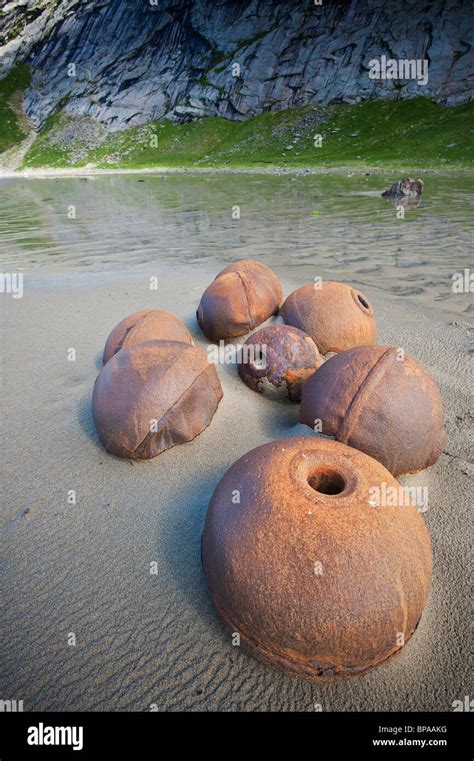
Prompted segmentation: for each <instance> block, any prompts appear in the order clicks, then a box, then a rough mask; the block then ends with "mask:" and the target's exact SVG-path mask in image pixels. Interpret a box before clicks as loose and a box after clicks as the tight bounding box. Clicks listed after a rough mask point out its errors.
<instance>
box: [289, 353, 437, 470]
mask: <svg viewBox="0 0 474 761" xmlns="http://www.w3.org/2000/svg"><path fill="white" fill-rule="evenodd" d="M317 420H320V421H321V422H322V433H325V434H327V435H328V436H335V438H336V440H337V441H341V442H343V443H345V444H348V445H349V446H351V447H355V448H356V449H360V450H361V451H362V452H365V453H366V454H368V455H370V456H371V457H374V458H375V459H376V460H378V461H379V462H381V463H382V464H383V465H385V467H386V468H387V469H388V470H389V471H390V472H391V473H393V475H395V476H397V475H401V474H402V473H415V472H416V471H418V470H422V469H423V468H427V467H428V466H429V465H433V463H435V462H436V460H437V459H438V457H439V456H440V454H441V452H442V451H443V448H444V444H445V441H446V431H445V428H444V405H443V400H442V398H441V395H440V393H439V390H438V387H437V385H436V383H435V382H434V380H433V379H432V377H431V376H430V374H429V373H428V371H427V370H426V369H425V368H424V367H423V366H422V365H420V364H419V363H418V362H416V360H414V359H413V358H412V357H409V356H406V355H403V354H401V353H400V350H399V349H394V348H390V347H387V346H361V347H358V348H355V349H349V351H345V352H343V353H341V354H338V355H336V356H334V357H331V358H330V359H328V360H327V362H325V363H324V364H323V365H322V366H321V367H320V368H319V369H318V370H317V371H316V372H315V373H314V374H313V375H312V376H310V378H309V379H308V380H307V381H306V383H305V384H304V387H303V393H302V399H301V408H300V422H301V423H306V424H307V425H309V426H310V427H311V428H314V426H315V421H317Z"/></svg>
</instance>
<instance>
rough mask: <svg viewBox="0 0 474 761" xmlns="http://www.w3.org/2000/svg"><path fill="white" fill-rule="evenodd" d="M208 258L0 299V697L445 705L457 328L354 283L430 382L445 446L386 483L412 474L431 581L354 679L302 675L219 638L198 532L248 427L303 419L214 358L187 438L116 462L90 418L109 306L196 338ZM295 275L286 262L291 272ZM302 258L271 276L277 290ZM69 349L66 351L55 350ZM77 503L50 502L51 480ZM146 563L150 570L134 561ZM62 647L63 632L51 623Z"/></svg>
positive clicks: (51, 706) (459, 649) (53, 282)
mask: <svg viewBox="0 0 474 761" xmlns="http://www.w3.org/2000/svg"><path fill="white" fill-rule="evenodd" d="M214 275H215V269H214V268H212V269H210V268H209V267H208V266H202V267H199V269H198V270H197V273H196V272H194V271H193V277H192V279H191V278H190V277H189V275H188V273H186V272H184V271H181V272H180V271H179V270H178V269H176V270H174V271H173V270H167V272H166V273H165V274H164V275H163V277H162V279H161V281H160V290H159V291H158V292H157V293H150V291H149V290H148V280H147V278H146V277H145V276H144V277H143V278H141V277H140V276H138V277H137V276H135V277H129V278H126V277H124V276H123V275H122V276H121V277H114V276H108V277H105V276H104V277H102V278H100V279H96V278H95V277H94V276H92V275H91V276H90V278H87V277H81V278H79V279H78V280H77V281H76V282H74V279H73V278H70V279H69V280H68V281H61V280H60V279H59V278H54V276H52V277H51V278H49V279H48V282H45V281H42V285H41V287H38V285H35V283H34V281H33V280H31V282H30V281H28V287H27V288H26V289H25V294H24V297H23V298H22V299H18V300H13V299H11V298H8V299H7V298H6V297H5V295H4V297H3V298H2V300H1V304H0V305H1V309H2V326H3V331H2V338H3V340H4V342H5V344H6V345H7V346H8V347H9V350H8V355H7V353H6V352H4V353H3V361H2V371H3V387H4V391H3V393H4V396H3V399H4V406H5V409H6V410H7V412H8V415H7V416H6V418H7V419H6V421H5V433H4V436H3V441H2V446H3V450H4V456H3V462H4V463H5V467H4V472H3V479H2V480H3V492H4V495H5V498H4V503H5V505H6V512H5V514H4V517H3V527H2V532H3V536H4V539H5V544H6V547H7V550H6V558H5V570H4V579H5V593H4V615H3V636H2V660H3V664H4V669H3V677H2V682H1V693H2V695H5V696H7V697H10V698H12V699H13V698H16V699H22V700H24V707H25V710H60V711H64V710H72V709H77V710H105V709H109V710H133V711H144V710H150V705H151V704H156V705H157V706H158V708H159V709H160V710H198V711H199V710H222V711H235V710H302V711H312V710H314V706H315V704H316V703H318V704H321V706H322V709H323V710H324V711H333V710H342V711H395V710H400V711H422V710H428V711H436V710H448V711H449V710H451V708H452V702H453V701H454V700H457V699H463V698H464V695H466V694H469V683H468V675H467V664H468V650H469V646H468V644H469V633H468V629H469V625H468V617H467V616H466V615H465V613H466V610H467V607H468V601H469V595H470V587H469V572H468V567H467V565H468V564H467V558H468V556H469V555H468V552H469V550H468V535H469V531H468V530H467V529H468V526H469V505H470V501H471V494H472V479H473V476H474V468H473V465H472V462H468V457H469V455H468V454H467V453H468V451H469V444H468V431H469V428H470V424H472V418H471V415H472V410H473V408H474V404H473V399H472V396H471V395H470V388H471V387H472V376H471V375H470V374H469V370H468V328H467V326H465V325H458V327H453V326H452V325H451V324H450V316H449V314H447V313H445V312H444V313H441V312H437V311H435V310H434V309H429V308H424V307H422V306H418V305H414V304H411V303H409V302H407V303H406V304H405V303H404V304H403V306H402V305H401V303H400V300H396V299H393V298H390V297H388V296H387V295H386V294H381V293H380V292H377V291H376V290H375V289H374V290H373V291H371V290H370V289H366V290H367V295H368V296H369V298H371V300H372V302H373V304H374V307H375V309H376V314H377V317H378V325H379V342H380V343H386V344H392V345H395V346H403V347H404V348H405V350H406V351H407V353H409V354H412V355H413V356H415V357H416V358H417V359H418V360H419V361H421V362H423V363H424V364H425V365H426V366H427V368H428V369H429V370H430V372H431V373H432V374H433V376H434V377H435V379H436V381H437V382H438V384H439V386H440V388H441V392H442V395H443V398H444V400H445V404H446V417H447V428H448V444H447V447H446V452H445V454H443V455H442V456H441V458H440V460H439V461H438V463H437V464H436V465H435V466H434V467H432V468H430V469H429V470H427V471H424V472H422V473H420V474H418V475H417V476H412V477H409V478H405V479H402V482H403V483H407V484H408V483H409V484H411V485H420V486H428V487H429V500H430V507H429V510H428V513H427V514H426V521H427V524H428V526H429V529H430V532H431V538H432V542H433V552H434V577H433V586H432V591H431V595H430V599H429V603H428V606H427V608H426V610H425V613H424V615H423V617H422V620H421V623H420V626H419V628H418V630H417V632H416V633H415V635H414V636H413V638H412V640H411V641H410V642H409V643H408V644H407V646H406V647H405V648H404V649H403V650H402V652H401V653H400V654H399V655H397V656H395V657H394V658H392V659H390V660H389V661H388V662H386V663H385V664H384V665H382V666H380V667H379V668H377V669H375V670H373V671H371V672H369V673H368V674H367V675H366V676H364V677H360V678H353V679H350V680H348V681H343V682H337V683H331V682H328V683H325V684H311V683H307V682H304V681H299V680H297V679H292V678H290V677H288V676H285V675H283V674H281V673H280V672H278V671H275V670H273V669H271V668H268V667H266V666H263V665H261V664H260V663H259V662H258V661H256V660H254V659H253V658H252V657H251V656H249V655H247V654H246V653H245V652H244V651H243V650H240V649H239V648H234V647H232V645H231V640H230V637H229V635H228V634H227V632H226V631H225V630H224V628H223V627H222V626H221V624H220V623H219V621H218V619H217V617H216V615H215V613H214V610H213V608H212V605H211V603H210V601H209V598H208V595H207V592H206V588H205V584H204V579H203V575H202V571H201V566H200V552H199V547H200V536H201V531H202V526H203V520H204V516H205V511H206V508H207V504H208V501H209V498H210V495H211V494H212V491H213V489H214V487H215V486H216V484H217V482H218V480H219V479H220V478H221V476H222V475H223V474H224V472H225V471H226V470H227V468H228V467H229V466H230V465H231V464H232V463H233V462H234V461H235V460H236V459H237V458H238V457H240V456H241V455H242V454H244V453H245V452H247V451H248V450H250V449H252V448H253V447H255V446H258V445H259V444H261V443H264V442H267V441H270V440H273V439H277V438H284V437H286V436H292V435H297V434H298V435H301V434H305V435H309V436H311V435H313V434H311V432H310V431H309V429H307V428H305V427H303V426H300V425H298V423H297V418H298V407H297V405H293V404H291V403H289V402H278V401H274V400H269V399H267V398H265V397H263V396H260V395H257V394H255V393H254V392H252V391H250V390H249V389H247V388H246V387H245V386H244V384H243V383H242V382H241V381H240V379H239V378H238V375H237V372H236V368H235V366H232V365H220V366H219V367H218V373H219V376H220V378H221V382H222V385H223V389H224V398H223V400H222V402H221V404H220V406H219V408H218V411H217V413H216V415H215V417H214V419H213V421H212V423H211V425H210V427H209V428H208V429H207V430H206V431H205V432H204V433H202V434H201V435H200V436H198V437H197V438H196V439H195V440H194V441H193V442H191V443H189V444H186V445H183V446H179V447H175V448H174V449H172V450H169V451H168V452H166V453H164V454H162V455H160V456H159V457H157V458H155V459H154V460H152V461H148V462H140V463H135V464H131V463H130V462H128V461H125V460H120V459H117V458H114V457H111V456H110V455H108V454H107V453H106V452H105V451H104V450H103V449H102V447H101V445H100V443H99V441H98V438H97V435H96V432H95V429H94V426H93V422H92V418H91V410H90V400H91V393H92V387H93V383H94V380H95V377H96V374H97V372H98V369H99V367H100V357H101V352H102V348H103V343H104V340H105V338H106V336H107V334H108V333H109V331H110V329H111V328H112V327H113V325H114V324H115V323H116V322H117V321H118V320H119V319H121V318H122V317H123V316H125V315H127V314H129V313H131V312H133V311H135V310H137V309H140V308H146V307H151V308H153V307H154V308H163V309H168V310H170V311H173V312H175V313H176V314H177V315H178V316H180V317H181V318H183V319H184V320H185V321H186V323H187V325H188V327H189V328H190V329H191V331H192V333H193V336H194V338H195V342H196V344H197V345H199V346H201V347H203V348H205V347H206V346H207V341H206V339H204V337H203V336H202V335H201V334H200V333H199V331H198V328H197V325H196V323H195V318H194V312H195V308H196V305H197V302H198V300H199V295H200V293H201V292H202V290H203V288H204V287H205V286H206V285H207V283H208V282H209V280H210V279H211V278H212V277H213V276H214ZM297 275H298V277H296V276H297ZM301 278H302V275H301V273H298V272H297V271H296V272H295V275H294V276H288V275H287V276H286V277H283V278H282V281H283V286H284V291H285V293H288V292H289V291H290V290H291V289H292V288H293V287H295V286H297V285H300V284H301V283H302V279H301ZM70 347H74V348H75V349H76V355H77V359H76V361H75V362H68V361H67V351H68V349H69V348H70ZM70 490H74V491H75V492H76V498H77V503H76V504H75V505H71V504H68V501H67V497H68V492H69V491H70ZM153 561H156V563H157V566H158V574H157V575H150V563H151V562H153ZM72 632H73V633H74V634H75V636H76V641H77V644H76V646H75V647H73V646H70V645H68V637H69V636H70V633H72Z"/></svg>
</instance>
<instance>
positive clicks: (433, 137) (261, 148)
mask: <svg viewBox="0 0 474 761" xmlns="http://www.w3.org/2000/svg"><path fill="white" fill-rule="evenodd" d="M473 116H474V104H473V103H466V104H463V105H461V106H457V107H454V108H447V107H444V106H440V105H437V104H435V103H433V102H431V101H430V100H428V99H426V98H414V99H411V100H400V101H394V100H385V101H380V100H378V101H375V100H371V101H365V102H363V103H360V104H357V105H353V106H349V105H346V104H342V105H337V106H330V107H325V108H323V107H320V106H307V107H305V108H300V109H291V110H286V111H276V112H272V113H266V114H262V115H261V116H256V117H253V118H251V119H248V120H246V121H244V122H230V121H227V120H225V119H222V118H218V117H215V118H208V119H201V120H198V121H195V122H192V123H190V124H184V125H179V126H177V125H173V124H171V123H170V122H169V121H166V120H163V121H157V122H154V123H152V124H149V125H146V126H144V127H135V128H132V129H129V130H126V131H124V132H118V133H111V134H108V135H107V137H106V138H105V140H104V142H102V143H101V144H100V145H99V146H98V147H96V148H95V149H93V150H91V151H89V152H88V154H87V157H86V158H84V157H83V156H82V157H81V158H80V159H74V158H72V157H73V156H74V144H73V143H72V144H71V143H70V142H69V143H65V144H64V146H63V147H58V145H57V144H56V145H52V144H51V137H53V136H54V135H55V133H56V134H57V132H58V130H60V129H61V125H64V124H65V123H68V122H69V123H70V121H71V117H67V116H65V115H63V114H59V115H56V116H53V117H51V118H50V119H48V121H47V123H46V125H45V127H44V129H43V131H42V133H41V134H40V136H39V137H38V138H37V140H36V142H35V143H34V144H33V146H32V147H31V148H30V150H29V152H28V153H27V154H26V157H25V160H24V167H41V166H56V167H68V166H83V165H85V164H88V163H93V164H95V165H97V166H99V167H123V168H145V167H152V166H156V167H160V166H162V167H176V168H178V167H188V168H193V167H229V168H252V167H255V168H257V167H288V168H291V167H295V168H306V167H307V168H317V167H333V166H338V165H342V166H361V167H362V166H381V167H394V168H396V167H398V166H399V167H402V166H403V167H406V166H413V167H416V166H419V167H427V168H429V167H442V166H454V167H462V166H464V167H466V166H472V165H473V159H474V147H473V146H474V141H473V140H472V133H473V123H474V119H473ZM318 133H319V134H321V135H322V136H323V144H322V147H320V148H316V147H315V146H314V135H315V134H318ZM295 135H297V136H299V137H295ZM154 136H156V137H155V140H156V139H157V143H158V144H157V146H156V143H154ZM55 142H56V143H57V139H56V141H55ZM290 145H291V146H293V147H292V149H291V150H289V149H288V147H289V146H290ZM66 146H67V147H66Z"/></svg>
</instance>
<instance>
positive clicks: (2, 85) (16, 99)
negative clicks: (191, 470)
mask: <svg viewBox="0 0 474 761" xmlns="http://www.w3.org/2000/svg"><path fill="white" fill-rule="evenodd" d="M30 81H31V76H30V69H29V67H28V65H27V64H19V65H18V66H14V67H13V68H12V69H11V70H10V71H9V73H8V74H7V76H6V77H5V78H4V79H2V80H1V81H0V152H3V151H6V150H7V149H8V148H11V147H12V146H14V145H16V144H17V143H20V142H21V141H22V140H23V139H24V138H25V137H26V135H27V131H26V130H25V128H24V127H23V125H22V121H21V117H20V112H21V107H20V98H21V93H22V91H23V90H24V89H25V88H26V87H28V85H29V84H30Z"/></svg>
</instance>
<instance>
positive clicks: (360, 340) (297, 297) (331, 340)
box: [280, 282, 377, 354]
mask: <svg viewBox="0 0 474 761" xmlns="http://www.w3.org/2000/svg"><path fill="white" fill-rule="evenodd" d="M280 315H281V316H282V317H283V320H284V321H285V322H286V324H287V325H294V326H295V327H296V328H300V329H301V330H304V331H306V333H309V335H310V336H311V338H312V339H313V341H314V342H315V344H316V346H317V347H318V349H319V351H320V352H321V354H327V353H328V352H330V351H334V352H338V351H345V350H346V349H351V348H352V347H353V346H364V345H366V344H371V343H373V342H374V341H375V336H376V332H377V330H376V325H375V318H374V310H373V309H372V307H371V305H370V303H369V301H368V299H367V298H366V297H365V296H364V294H363V293H361V292H360V291H358V290H357V289H356V288H351V286H349V285H345V284H344V283H331V282H327V283H326V282H323V283H322V284H321V285H317V284H316V283H311V284H309V285H303V286H302V287H301V288H297V289H296V290H295V291H293V293H290V295H289V296H288V298H287V299H286V301H285V302H284V304H283V305H282V307H281V308H280Z"/></svg>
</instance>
